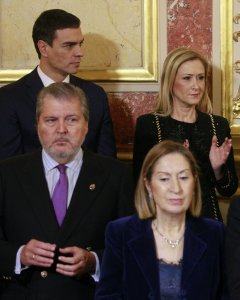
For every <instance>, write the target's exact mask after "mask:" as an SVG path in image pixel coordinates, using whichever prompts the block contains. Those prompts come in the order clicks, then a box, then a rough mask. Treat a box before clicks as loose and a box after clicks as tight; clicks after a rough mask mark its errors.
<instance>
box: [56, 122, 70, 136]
mask: <svg viewBox="0 0 240 300" xmlns="http://www.w3.org/2000/svg"><path fill="white" fill-rule="evenodd" d="M67 131H68V129H67V126H66V124H65V122H64V121H61V120H60V121H59V122H58V127H57V132H58V133H67Z"/></svg>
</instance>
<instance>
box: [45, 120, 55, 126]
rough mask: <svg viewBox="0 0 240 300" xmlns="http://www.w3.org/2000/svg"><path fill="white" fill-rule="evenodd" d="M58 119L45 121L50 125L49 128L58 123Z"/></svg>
mask: <svg viewBox="0 0 240 300" xmlns="http://www.w3.org/2000/svg"><path fill="white" fill-rule="evenodd" d="M56 121H57V119H55V118H50V119H46V120H45V123H46V124H47V125H48V126H53V125H54V124H55V123H56Z"/></svg>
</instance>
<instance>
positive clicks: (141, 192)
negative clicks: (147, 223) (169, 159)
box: [135, 140, 202, 219]
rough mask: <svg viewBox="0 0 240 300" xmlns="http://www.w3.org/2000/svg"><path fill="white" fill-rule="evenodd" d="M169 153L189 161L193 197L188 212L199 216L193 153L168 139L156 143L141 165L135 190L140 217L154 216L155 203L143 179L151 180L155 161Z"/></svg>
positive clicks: (199, 206)
mask: <svg viewBox="0 0 240 300" xmlns="http://www.w3.org/2000/svg"><path fill="white" fill-rule="evenodd" d="M171 153H178V154H181V155H182V156H183V157H184V158H185V159H186V161H187V162H188V163H189V166H190V170H191V172H192V175H193V177H194V178H195V186H194V193H193V195H194V196H193V199H192V201H191V204H190V207H189V209H188V212H189V213H190V214H191V215H192V216H194V217H199V216H200V213H201V209H202V200H201V188H200V181H199V176H198V173H199V167H198V165H197V162H196V160H195V158H194V156H193V154H192V153H191V152H190V151H189V150H188V149H187V148H186V147H184V146H183V145H182V144H180V143H178V142H174V141H170V140H165V141H162V142H160V143H158V144H156V145H155V146H154V147H153V148H152V149H151V150H150V151H149V152H148V154H147V155H146V157H145V159H144V162H143V166H142V169H141V172H140V176H139V180H138V184H137V188H136V192H135V207H136V210H137V213H138V216H139V218H140V219H148V218H154V217H156V205H155V202H154V200H153V199H152V198H150V197H149V194H148V191H147V188H146V186H145V180H147V181H148V182H150V181H151V178H152V174H153V171H154V168H155V165H156V163H157V161H158V160H159V159H160V158H162V157H164V156H166V155H168V154H171Z"/></svg>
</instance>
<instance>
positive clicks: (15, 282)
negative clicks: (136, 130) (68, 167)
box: [0, 151, 133, 300]
mask: <svg viewBox="0 0 240 300" xmlns="http://www.w3.org/2000/svg"><path fill="white" fill-rule="evenodd" d="M129 175H130V174H129V173H128V169H127V168H126V165H125V164H124V163H121V162H119V161H117V160H115V159H112V158H107V157H104V156H103V157H101V156H100V155H96V154H93V153H90V152H86V151H85V152H84V156H83V165H82V169H81V172H80V175H79V178H78V180H77V183H76V186H75V189H74V192H73V196H72V199H71V202H70V205H69V208H68V210H67V214H66V217H65V219H64V221H63V224H62V226H61V228H59V227H58V224H57V220H56V217H55V213H54V209H53V206H52V202H51V200H50V196H49V191H48V187H47V182H46V179H45V175H44V170H43V165H42V158H41V152H40V151H38V152H36V153H33V154H27V155H23V156H20V157H14V158H11V159H9V160H6V161H3V162H1V163H0V262H1V263H0V275H1V276H2V278H3V279H8V278H10V277H11V280H9V285H8V288H7V290H6V291H7V293H8V295H10V296H9V298H7V297H6V298H0V299H31V300H32V299H39V300H40V299H41V300H43V299H52V300H55V299H56V300H57V299H64V300H65V299H70V300H75V299H84V300H88V299H93V293H94V282H93V279H92V277H91V276H90V275H86V276H84V277H83V278H80V279H77V278H69V277H66V276H63V275H59V274H57V273H54V272H52V271H50V270H46V271H47V272H48V276H47V277H46V278H42V277H41V271H43V269H41V268H39V269H37V268H34V267H30V268H29V269H28V270H26V271H23V272H22V274H21V275H20V276H17V275H14V266H15V259H16V253H17V250H18V249H19V247H20V246H21V245H24V244H26V243H27V242H28V241H29V240H30V239H38V240H41V241H44V242H50V243H56V244H57V245H59V246H60V247H66V246H74V245H75V246H79V247H81V248H85V249H86V248H89V247H90V248H91V249H92V251H94V252H96V253H97V255H98V257H99V258H100V259H101V256H102V252H103V248H104V231H105V226H106V224H107V223H108V222H109V221H110V220H113V219H116V218H118V217H120V216H124V215H128V214H131V213H132V211H133V210H132V208H133V194H132V185H131V179H130V178H131V177H130V176H129ZM92 184H94V185H95V188H94V189H91V188H90V185H92ZM11 297H12V298H11ZM24 297H27V298H24Z"/></svg>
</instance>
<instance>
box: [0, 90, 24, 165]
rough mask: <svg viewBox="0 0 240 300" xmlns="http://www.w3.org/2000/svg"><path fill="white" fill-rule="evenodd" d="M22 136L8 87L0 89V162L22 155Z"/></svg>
mask: <svg viewBox="0 0 240 300" xmlns="http://www.w3.org/2000/svg"><path fill="white" fill-rule="evenodd" d="M22 153H23V149H22V135H21V130H20V126H19V122H18V118H17V114H16V111H15V109H14V103H13V100H12V96H11V93H10V94H9V93H8V87H2V88H1V89H0V160H1V159H5V158H8V157H10V156H13V155H18V154H22Z"/></svg>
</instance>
